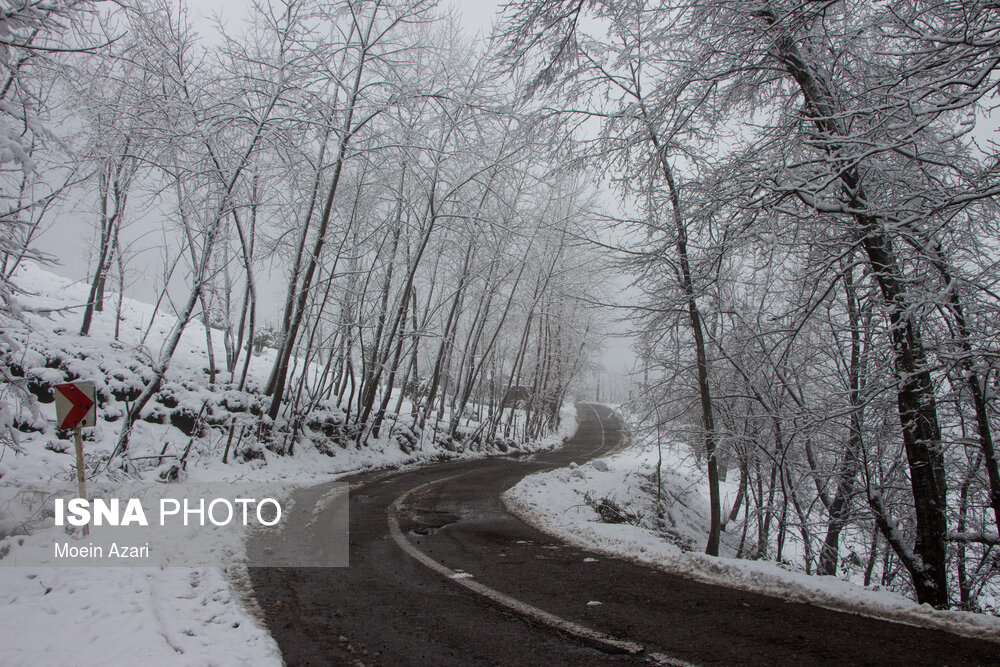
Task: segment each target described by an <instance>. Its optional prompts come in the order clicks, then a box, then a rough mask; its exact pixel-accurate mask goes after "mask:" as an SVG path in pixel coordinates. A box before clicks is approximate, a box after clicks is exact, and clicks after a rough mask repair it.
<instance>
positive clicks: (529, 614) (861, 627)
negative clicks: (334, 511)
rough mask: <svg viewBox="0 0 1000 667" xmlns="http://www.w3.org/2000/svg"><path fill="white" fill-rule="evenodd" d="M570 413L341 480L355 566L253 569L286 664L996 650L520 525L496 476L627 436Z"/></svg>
mask: <svg viewBox="0 0 1000 667" xmlns="http://www.w3.org/2000/svg"><path fill="white" fill-rule="evenodd" d="M579 415H580V427H579V429H578V431H577V434H576V436H575V437H574V438H573V439H572V440H570V441H569V442H568V443H567V444H566V445H565V446H564V447H563V448H561V449H559V450H556V451H552V452H546V453H543V454H536V455H531V456H521V457H510V458H494V459H485V460H479V461H464V462H452V463H442V464H437V465H432V466H427V467H423V468H418V469H413V470H408V471H404V472H399V473H394V474H388V475H387V474H385V473H370V474H365V475H360V476H357V477H355V478H353V479H351V480H349V481H351V482H352V485H351V494H350V567H347V568H327V569H323V568H303V569H278V568H266V569H253V570H251V572H250V575H251V580H252V582H253V585H254V589H255V593H256V597H257V600H258V602H259V604H260V607H261V609H262V610H263V613H264V616H265V619H266V622H267V625H268V627H269V629H270V631H271V633H272V634H273V636H274V638H275V639H276V641H277V642H278V645H279V647H280V648H281V651H282V654H283V656H284V658H285V661H286V663H287V664H288V665H292V666H297V665H338V664H350V665H422V666H423V665H543V664H544V665H551V664H557V665H564V664H569V665H607V664H619V663H620V664H668V665H669V664H673V665H684V664H697V665H708V664H723V665H737V664H738V665H776V664H787V665H826V664H829V665H864V664H871V665H876V664H877V665H893V664H898V665H979V664H982V665H987V664H997V661H998V657H997V656H998V655H1000V651H998V648H1000V647H998V646H997V645H996V644H992V643H990V642H985V641H976V640H971V639H963V638H961V637H957V636H954V635H950V634H947V633H943V632H937V631H931V630H922V629H918V628H913V627H910V626H905V625H900V624H895V623H889V622H883V621H877V620H873V619H869V618H863V617H859V616H854V615H850V614H844V613H840V612H834V611H829V610H825V609H821V608H818V607H812V606H809V605H804V604H798V603H789V602H785V601H783V600H780V599H776V598H770V597H765V596H761V595H754V594H750V593H743V592H740V591H733V590H730V589H727V588H722V587H718V586H711V585H707V584H701V583H698V582H694V581H689V580H686V579H683V578H680V577H676V576H673V575H669V574H665V573H663V572H659V571H655V570H652V569H649V568H646V567H643V566H639V565H634V564H631V563H627V562H623V561H618V560H615V559H610V558H605V557H601V556H598V555H596V554H592V553H588V552H586V551H582V550H579V549H576V548H573V547H568V546H565V545H563V544H561V543H559V542H558V541H556V540H554V539H553V538H551V537H548V536H547V535H545V534H543V533H540V532H538V531H536V530H534V529H532V528H530V527H528V526H526V525H525V524H523V523H521V522H520V521H519V520H517V519H516V518H514V517H512V516H511V515H510V514H508V513H507V512H506V511H505V510H504V509H503V506H502V505H501V504H500V501H499V500H498V496H499V495H500V494H501V493H502V492H503V491H504V490H506V489H508V488H509V487H511V486H512V485H514V484H515V483H517V481H518V480H520V479H521V478H522V477H524V476H525V475H528V474H531V473H533V472H538V471H541V470H548V469H552V468H555V467H559V466H565V465H568V464H569V463H570V462H573V461H576V462H583V461H584V460H587V459H590V458H595V457H598V456H601V455H603V454H606V453H608V452H610V451H613V450H614V449H615V448H617V447H619V446H620V445H621V444H622V435H621V428H622V425H621V422H620V421H619V420H618V419H617V417H616V416H615V415H614V414H613V413H612V412H611V411H610V410H609V409H607V408H606V407H603V406H598V405H594V406H591V405H581V406H580V410H579ZM316 495H317V494H316V493H315V490H314V491H313V495H312V496H311V497H316ZM589 602H600V603H601V604H599V605H597V604H588V603H589Z"/></svg>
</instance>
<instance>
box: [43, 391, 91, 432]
mask: <svg viewBox="0 0 1000 667" xmlns="http://www.w3.org/2000/svg"><path fill="white" fill-rule="evenodd" d="M53 389H54V390H55V391H53V395H54V396H55V399H56V421H57V422H59V428H76V427H77V426H93V425H94V423H95V422H96V421H97V410H96V408H95V406H96V401H95V399H94V383H93V382H90V381H85V380H81V381H78V382H67V383H66V384H57V385H56V386H54V387H53Z"/></svg>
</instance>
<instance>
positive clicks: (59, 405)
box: [53, 381, 97, 537]
mask: <svg viewBox="0 0 1000 667" xmlns="http://www.w3.org/2000/svg"><path fill="white" fill-rule="evenodd" d="M53 389H54V390H55V391H54V392H53V395H54V396H55V399H56V421H58V422H59V428H61V429H68V428H71V429H73V439H74V440H75V441H76V485H77V491H78V493H79V497H80V498H86V497H87V485H86V481H85V479H84V472H83V435H82V434H81V432H80V429H81V428H83V427H84V426H93V425H94V424H95V423H96V422H97V409H96V406H97V401H96V400H95V394H94V383H93V382H90V381H77V382H67V383H66V384H57V385H56V386H55V387H53ZM89 534H90V526H89V525H86V526H84V527H83V536H84V537H86V536H87V535H89Z"/></svg>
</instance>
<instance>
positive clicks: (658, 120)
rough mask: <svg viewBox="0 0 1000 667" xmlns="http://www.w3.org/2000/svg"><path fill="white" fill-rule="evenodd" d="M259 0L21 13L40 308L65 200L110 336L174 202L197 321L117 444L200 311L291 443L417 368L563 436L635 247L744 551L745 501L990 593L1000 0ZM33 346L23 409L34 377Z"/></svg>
mask: <svg viewBox="0 0 1000 667" xmlns="http://www.w3.org/2000/svg"><path fill="white" fill-rule="evenodd" d="M249 16H250V18H249V19H248V22H246V23H245V24H240V25H227V26H226V27H225V29H224V30H220V31H219V38H218V39H217V40H214V41H206V40H204V39H202V38H201V37H199V36H198V35H197V34H196V32H195V31H194V29H193V27H192V23H191V19H190V17H189V15H188V10H187V8H186V7H185V5H184V3H181V2H175V1H171V0H143V1H139V2H118V3H115V4H111V3H103V2H91V1H88V0H50V1H47V2H31V1H27V0H26V1H25V2H8V3H6V5H5V8H4V9H3V14H2V15H0V25H2V26H3V28H4V30H3V31H2V32H0V47H2V48H3V55H4V57H3V60H2V65H0V67H2V74H3V77H4V82H3V87H2V88H0V179H2V185H0V188H2V190H0V196H2V211H0V329H5V328H6V326H5V325H4V323H5V322H13V321H15V320H17V319H18V318H19V317H20V315H19V312H20V310H19V309H20V305H19V304H21V303H22V301H24V302H27V300H26V299H24V298H23V295H21V294H20V293H19V287H18V285H17V283H16V280H15V279H14V276H15V273H16V269H17V267H18V265H19V264H20V263H21V262H22V261H24V260H25V259H31V260H32V261H38V260H42V261H45V260H46V258H45V257H43V256H41V255H40V254H39V253H38V251H37V250H36V243H35V241H36V237H37V236H38V235H39V234H40V233H41V232H42V231H43V230H44V229H46V228H47V227H48V226H49V225H51V224H52V220H51V219H52V216H54V215H56V212H57V211H58V210H59V208H60V204H61V203H64V202H67V201H75V202H86V203H87V206H86V209H85V210H87V211H88V215H90V216H91V223H92V225H93V229H94V233H93V238H94V239H95V246H94V248H93V252H92V257H91V261H90V267H91V269H90V275H89V277H88V285H89V294H90V296H89V299H88V303H86V304H84V305H83V307H82V308H81V309H80V325H79V326H80V328H79V335H81V336H87V335H88V332H89V329H90V326H91V320H92V318H93V315H94V312H95V311H102V310H103V309H108V308H112V307H114V301H115V299H117V304H118V308H120V307H121V294H122V293H123V292H124V291H126V286H127V284H128V283H129V281H130V280H131V279H133V278H134V276H135V275H136V274H137V273H138V271H139V269H138V267H137V266H136V262H135V253H134V252H133V250H132V248H131V246H130V244H129V242H128V241H127V240H126V239H133V238H134V235H127V234H125V233H123V232H124V230H127V229H128V227H129V225H133V224H139V222H141V220H142V219H146V218H147V217H148V216H149V211H150V210H152V211H155V212H156V215H157V216H158V218H159V220H160V223H159V224H161V225H162V228H163V230H164V232H163V238H164V242H163V244H162V248H161V249H160V255H161V259H162V262H161V264H162V266H161V267H160V268H159V269H158V270H159V273H160V275H158V276H156V277H155V282H156V283H157V288H158V294H159V300H158V301H157V303H156V307H157V308H158V309H162V310H163V311H164V312H170V314H171V315H175V316H176V317H177V322H178V324H177V326H176V327H175V328H174V331H173V332H172V333H171V335H170V336H169V337H168V338H167V340H166V342H165V344H164V345H163V346H162V347H161V348H159V349H155V350H151V351H150V352H149V355H148V356H149V368H150V371H151V372H150V374H149V381H148V382H147V383H146V384H145V385H144V387H143V388H142V391H141V393H139V395H138V396H136V397H135V398H134V400H132V401H130V403H129V408H128V412H127V414H126V415H125V416H124V419H122V420H121V422H120V431H119V432H118V434H117V446H116V448H115V450H114V452H113V455H112V456H111V460H110V461H109V465H110V464H113V463H115V462H117V461H118V460H120V459H127V457H128V456H129V447H130V434H131V430H132V425H133V424H134V423H135V422H136V421H137V420H140V419H142V418H143V415H144V414H145V411H146V410H147V407H148V405H149V404H150V402H151V401H153V400H154V399H155V397H156V396H157V394H158V392H160V391H161V389H162V383H163V381H164V378H165V377H166V374H167V372H168V369H169V368H170V364H171V360H172V357H173V355H174V353H175V350H176V348H177V345H178V342H179V340H180V339H181V336H182V334H183V332H184V330H185V327H186V325H187V324H188V323H189V322H192V321H199V322H201V323H203V324H204V331H205V332H206V338H207V340H206V341H205V349H206V351H207V364H208V368H207V369H206V370H207V374H208V378H209V383H210V384H211V385H212V386H218V387H220V388H224V389H227V390H236V391H240V392H247V393H249V394H252V395H253V396H255V397H257V398H258V399H259V402H260V405H261V409H260V411H259V414H258V415H257V417H258V421H259V424H260V429H259V433H260V434H261V437H262V438H264V439H265V440H266V441H267V442H268V443H269V447H271V448H272V449H273V450H274V451H277V452H283V453H287V452H291V451H292V450H293V448H294V443H295V441H296V436H297V434H298V433H300V431H301V429H303V428H304V425H305V422H306V420H307V419H308V418H309V415H310V413H311V412H313V411H314V410H315V409H316V408H317V407H318V406H329V405H335V406H337V407H338V408H339V409H340V410H342V411H343V415H344V417H343V424H344V428H343V433H344V434H345V437H346V438H347V439H348V440H349V441H350V442H351V443H352V444H353V446H358V447H363V446H364V445H365V443H366V442H367V440H368V439H369V438H370V437H378V436H379V435H380V433H382V432H383V431H385V430H387V429H389V430H390V431H391V430H392V429H394V428H398V427H400V426H401V424H402V422H403V421H404V420H402V419H401V412H402V411H403V406H404V401H405V405H406V406H409V409H410V410H411V414H409V415H407V416H406V419H405V423H406V424H409V425H410V426H407V427H406V428H407V429H410V430H412V433H410V434H409V435H411V436H413V437H415V438H418V439H419V438H421V437H425V436H424V434H427V433H430V434H432V435H430V436H427V437H432V438H435V439H438V440H440V441H442V442H447V443H450V446H452V447H454V448H464V447H481V446H493V443H498V442H503V441H506V440H508V439H509V438H511V437H514V436H516V437H527V438H534V437H538V436H539V435H540V434H542V433H543V432H545V431H546V430H547V429H549V428H550V427H551V426H552V423H553V422H554V420H555V419H556V418H557V412H558V410H557V407H558V405H559V404H561V402H562V401H563V399H564V398H565V397H566V395H567V392H568V391H569V390H570V388H571V385H572V383H573V381H574V379H575V378H577V377H578V376H579V375H580V373H581V371H582V370H583V369H584V368H585V366H586V364H587V363H588V361H587V360H588V356H589V355H590V353H591V352H592V351H594V350H595V349H596V344H597V342H599V338H600V337H599V336H597V335H595V333H596V332H597V331H598V330H600V329H601V328H602V327H603V326H604V325H602V324H601V321H600V319H599V318H598V317H597V315H596V314H595V309H594V307H593V304H594V303H597V302H600V301H602V300H605V296H606V295H601V294H600V283H602V282H603V281H604V279H605V278H606V277H607V273H606V272H605V273H603V274H602V271H601V270H598V269H597V267H599V266H606V264H601V263H600V262H603V261H604V258H605V257H608V256H614V257H615V258H616V259H617V262H618V267H619V270H620V271H621V272H624V273H627V274H628V275H629V276H630V277H631V280H632V281H633V282H632V291H631V292H628V294H636V295H638V296H637V299H638V300H637V302H635V303H630V304H628V307H629V309H630V311H629V312H630V313H631V317H632V321H633V324H634V326H635V328H636V330H637V331H638V338H637V340H638V342H637V345H636V348H637V354H638V358H639V365H640V370H639V375H640V376H641V377H642V378H644V380H643V386H642V387H641V388H640V391H639V392H637V394H636V395H637V396H638V398H637V403H636V406H634V407H635V410H636V412H637V414H640V415H645V416H646V417H645V420H644V423H641V424H636V425H635V426H636V428H640V429H641V428H650V429H653V427H654V426H655V427H657V429H659V428H660V427H666V426H671V427H672V429H673V431H674V432H675V433H680V434H681V437H683V438H685V439H686V440H687V441H688V442H689V443H690V444H691V446H692V449H693V450H694V451H695V453H696V455H697V456H698V457H699V460H701V461H703V465H704V468H705V473H706V477H707V479H708V488H709V490H710V507H711V518H710V525H709V526H708V527H707V532H708V535H709V538H708V543H707V546H706V551H707V553H709V554H711V555H719V553H720V539H721V536H722V534H723V532H725V533H726V534H727V536H734V537H733V539H734V540H735V543H737V544H738V547H737V553H736V555H737V556H738V557H743V558H753V559H771V560H775V561H779V562H781V561H786V560H788V558H789V556H788V553H794V554H795V556H794V557H795V558H796V559H798V562H796V563H794V565H795V566H796V567H801V568H802V569H804V570H805V571H806V572H808V573H817V574H842V573H844V572H851V573H855V574H857V575H859V577H860V578H863V580H864V583H865V584H879V585H883V586H887V587H892V588H902V589H905V590H908V591H910V592H912V593H913V595H914V596H915V597H916V599H917V600H918V601H920V602H927V603H930V604H932V605H934V606H937V607H947V606H960V607H963V608H968V609H979V608H981V600H982V598H983V596H984V593H985V592H988V591H991V590H994V589H995V588H996V587H997V585H998V577H997V574H998V571H1000V539H998V527H1000V462H998V454H997V451H996V445H995V443H994V439H993V435H992V432H993V427H994V426H997V425H998V413H997V410H998V408H1000V405H998V403H997V397H998V393H1000V356H998V354H1000V328H998V327H1000V296H998V294H1000V285H998V282H1000V274H998V259H1000V247H998V245H1000V243H998V242H1000V224H998V222H1000V216H998V214H1000V210H998V207H997V201H996V198H997V195H998V194H1000V146H998V144H997V142H996V139H995V132H994V131H993V129H992V128H993V126H994V125H995V124H996V122H995V113H994V111H995V107H996V105H997V95H998V93H1000V90H998V87H1000V55H998V54H1000V7H998V6H997V5H996V4H995V3H990V2H984V1H978V0H973V1H965V2H951V1H947V0H928V1H920V0H887V1H886V2H878V3H872V2H860V1H854V0H842V1H834V0H825V1H818V2H814V1H806V0H788V1H785V0H751V1H739V0H732V1H729V0H705V1H703V2H697V3H674V2H670V1H669V0H659V1H655V2H649V1H646V0H614V1H612V0H514V1H513V2H511V3H510V4H509V5H507V6H506V7H505V9H504V13H503V16H502V20H501V22H500V23H499V25H498V27H497V31H496V33H495V34H494V36H493V39H492V40H491V41H490V42H489V44H488V45H483V44H479V45H470V44H467V43H465V38H464V36H463V35H462V34H461V33H460V31H459V30H458V29H457V28H456V27H455V25H454V24H453V23H452V22H451V21H450V20H448V19H447V18H443V14H442V12H441V11H440V10H439V8H437V7H436V6H435V3H432V2H425V1H423V0H280V1H274V2H265V1H264V0H254V2H253V3H252V8H251V11H250V13H249ZM602 187H604V188H605V189H606V190H607V191H609V192H612V193H613V197H612V196H609V197H605V198H604V199H606V200H608V201H611V200H612V199H613V201H614V204H613V205H608V203H607V201H601V199H602V198H601V197H600V196H595V193H597V192H600V191H601V188H602ZM601 209H603V211H604V213H603V214H602V215H598V214H596V213H595V211H598V210H601ZM140 212H141V215H140ZM598 238H600V239H602V240H601V243H600V244H591V243H588V240H595V239H598ZM167 239H169V241H168V240H167ZM608 239H610V241H608ZM130 275H131V276H133V278H130ZM150 279H152V277H150ZM265 282H268V283H271V284H273V283H277V284H278V285H279V289H280V293H281V298H280V301H279V302H278V303H273V302H271V301H269V300H268V299H269V298H270V297H267V296H265V295H264V294H265V292H264V291H263V290H262V286H263V285H264V283H265ZM109 295H115V296H114V298H111V299H109V298H108V297H109ZM4 336H5V334H4V333H3V332H2V331H0V342H3V343H4V345H5V346H7V347H8V349H14V348H15V347H16V346H17V345H18V343H17V342H16V341H13V340H10V339H5V338H4ZM216 339H221V340H222V341H223V343H224V349H225V358H224V359H223V358H220V359H217V358H215V355H214V353H213V350H214V340H216ZM595 341H596V342H595ZM263 345H266V346H268V347H271V348H273V349H274V350H275V361H274V364H273V368H272V369H271V372H270V377H269V378H268V379H267V382H266V383H255V382H253V381H251V380H250V379H248V373H247V369H248V366H249V363H250V358H251V355H253V354H254V353H255V351H259V350H260V349H261V346H263ZM0 372H2V373H3V379H4V381H5V383H6V384H7V385H8V389H7V390H5V394H4V399H3V400H4V403H3V404H2V406H0V407H2V412H3V414H2V415H0V417H2V418H3V419H2V423H0V426H6V427H8V428H9V427H10V426H11V424H13V423H14V416H13V413H12V410H14V409H16V406H17V405H20V404H22V403H23V404H25V405H26V404H27V403H30V400H28V399H27V398H26V393H25V392H24V391H23V387H22V386H21V384H20V381H19V379H18V378H17V377H15V374H12V373H11V372H10V370H9V369H8V368H6V367H4V366H3V365H0ZM512 396H521V397H527V400H526V401H519V402H518V404H519V405H521V406H523V407H525V408H526V410H525V418H524V419H523V420H522V421H520V422H516V421H515V419H514V414H515V410H514V408H513V404H514V403H515V401H511V400H507V401H505V400H504V399H505V398H508V399H509V398H510V397H512ZM505 408H511V409H509V410H505ZM472 414H475V417H476V419H475V423H476V424H478V426H477V428H476V429H475V431H474V432H472V433H469V432H462V431H461V428H460V427H461V425H462V421H463V419H465V420H466V421H467V422H470V423H471V421H472V420H471V419H469V418H470V416H471V415H472ZM516 428H520V429H521V431H520V432H518V433H514V432H513V429H516ZM668 430H669V429H668ZM5 438H6V436H5ZM404 440H405V439H404ZM404 440H401V442H403V441H404ZM5 442H8V443H9V445H10V446H14V447H16V444H15V441H14V440H12V439H5ZM727 473H728V474H730V475H732V476H733V478H734V479H735V478H736V476H737V475H738V479H739V487H738V488H739V492H738V494H737V496H736V497H735V499H731V502H730V503H728V504H727V506H723V500H724V499H723V498H722V497H721V494H720V492H719V485H720V480H723V481H724V480H725V479H726V477H727ZM793 544H794V547H793V546H792V545H793Z"/></svg>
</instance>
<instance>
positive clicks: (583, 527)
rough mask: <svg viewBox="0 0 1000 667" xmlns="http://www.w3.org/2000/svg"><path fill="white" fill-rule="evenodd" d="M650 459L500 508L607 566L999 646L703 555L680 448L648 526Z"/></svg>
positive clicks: (667, 451)
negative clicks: (622, 565) (639, 568)
mask: <svg viewBox="0 0 1000 667" xmlns="http://www.w3.org/2000/svg"><path fill="white" fill-rule="evenodd" d="M657 458H658V452H657V449H656V447H655V446H651V445H644V444H642V443H636V444H632V445H630V446H629V447H627V448H626V449H625V450H624V451H622V452H619V453H617V454H615V455H612V456H609V457H606V458H602V459H595V460H593V461H590V462H588V463H584V464H583V465H576V464H572V465H571V466H570V467H568V468H561V469H559V470H554V471H551V472H544V473H538V474H535V475H531V476H529V477H526V478H525V479H524V480H522V481H521V482H520V483H519V484H517V485H515V486H514V487H513V488H511V489H509V490H508V491H507V492H506V493H505V494H504V496H503V498H502V499H503V501H504V504H505V505H506V506H507V508H508V510H510V511H511V512H512V513H514V514H515V515H517V516H518V517H520V518H521V519H522V520H524V521H525V522H527V523H529V524H531V525H533V526H534V527H536V528H538V529H539V530H542V531H544V532H547V533H549V534H551V535H554V536H556V537H559V538H560V539H562V540H565V541H566V542H569V543H571V544H574V545H576V546H578V547H581V548H586V549H590V550H593V551H597V552H600V553H603V554H606V555H609V556H614V557H619V558H625V559H628V560H632V561H635V562H639V563H643V564H646V565H651V566H653V567H656V568H659V569H662V570H664V571H666V572H670V573H673V574H678V575H681V576H685V577H690V578H692V579H696V580H699V581H703V582H706V583H711V584H719V585H722V586H728V587H730V588H736V589H739V590H744V591H751V592H755V593H761V594H764V595H770V596H774V597H778V598H782V599H786V600H790V601H795V602H807V603H810V604H815V605H819V606H821V607H827V608H830V609H837V610H842V611H846V612H850V613H856V614H861V615H866V616H873V617H877V618H884V619H889V620H893V621H898V622H902V623H908V624H911V625H919V626H924V627H928V628H935V629H939V630H945V631H948V632H954V633H957V634H961V635H965V636H968V637H977V638H981V639H989V640H993V641H1000V618H997V617H994V616H990V615H986V614H974V613H969V612H961V611H939V610H936V609H934V608H932V607H931V606H929V605H918V604H917V603H916V602H914V601H912V600H910V599H908V598H906V597H903V596H902V595H899V594H897V593H893V592H890V591H885V590H872V589H867V588H863V587H861V586H857V585H855V584H852V583H850V582H848V581H843V580H841V579H838V578H836V577H819V576H810V575H807V574H804V573H801V572H793V571H790V570H787V569H784V568H783V567H780V566H779V565H778V564H776V563H773V562H763V561H749V560H743V559H736V558H725V557H723V558H712V557H709V556H706V555H704V554H703V553H702V552H701V551H702V550H703V549H704V545H705V541H706V539H707V532H706V531H705V528H704V527H705V526H706V525H707V523H708V520H707V517H708V500H707V496H708V486H707V483H704V481H703V476H702V474H701V473H700V472H699V471H698V469H697V467H696V466H695V464H694V462H693V461H691V460H690V457H686V456H685V454H684V452H683V451H682V449H681V447H680V446H677V447H673V448H669V447H664V449H663V462H662V467H661V475H662V485H663V493H664V496H665V497H666V499H667V502H666V503H664V505H665V507H666V509H665V511H663V512H662V514H661V515H660V516H656V509H655V507H656V498H655V493H656V485H655V481H654V479H655V471H656V465H657ZM733 486H735V485H733ZM727 490H728V491H729V492H730V493H734V492H735V489H726V488H723V493H725V492H726V491H727ZM599 511H600V512H602V513H604V518H603V519H602V517H601V514H599ZM608 519H610V520H612V521H619V520H620V521H621V522H608V521H607V520H608ZM732 537H733V536H731V535H728V536H727V535H726V534H725V533H724V534H723V547H724V548H723V553H726V552H727V551H728V552H729V553H735V550H734V549H732V545H731V544H729V545H728V547H729V548H728V550H727V549H726V547H727V542H731V540H732Z"/></svg>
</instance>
